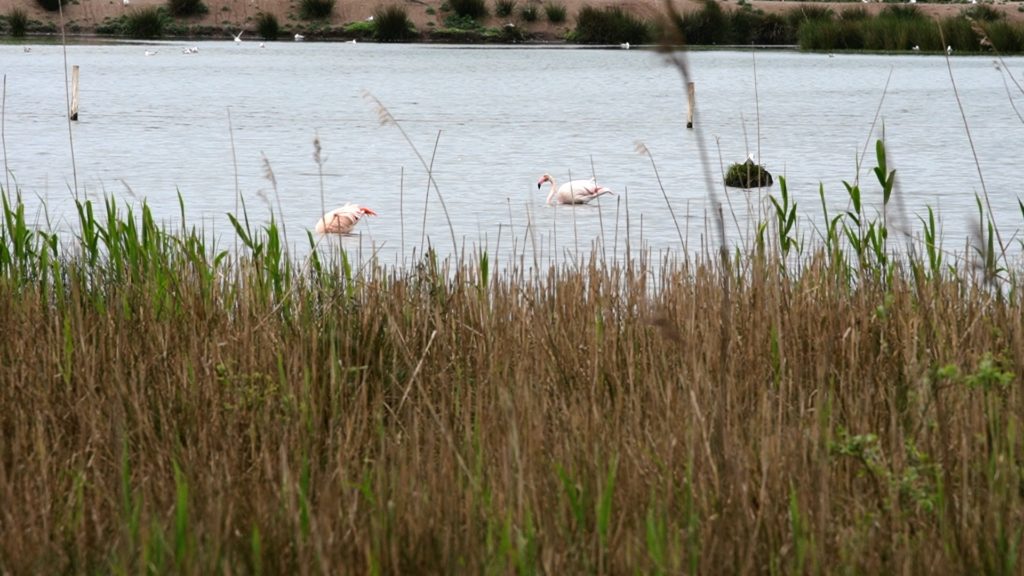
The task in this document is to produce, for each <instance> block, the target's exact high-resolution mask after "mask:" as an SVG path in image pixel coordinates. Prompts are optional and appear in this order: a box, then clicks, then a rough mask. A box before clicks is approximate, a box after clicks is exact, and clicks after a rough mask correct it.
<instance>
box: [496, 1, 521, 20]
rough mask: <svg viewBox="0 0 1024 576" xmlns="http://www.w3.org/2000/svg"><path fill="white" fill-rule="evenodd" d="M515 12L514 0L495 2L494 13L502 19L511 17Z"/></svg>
mask: <svg viewBox="0 0 1024 576" xmlns="http://www.w3.org/2000/svg"><path fill="white" fill-rule="evenodd" d="M515 10H516V0H495V2H494V13H495V14H496V15H498V16H501V17H502V18H504V17H506V16H511V15H512V13H513V12H515Z"/></svg>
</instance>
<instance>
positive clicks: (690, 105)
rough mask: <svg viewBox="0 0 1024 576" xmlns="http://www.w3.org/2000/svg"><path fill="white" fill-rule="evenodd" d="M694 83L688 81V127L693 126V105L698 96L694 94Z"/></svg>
mask: <svg viewBox="0 0 1024 576" xmlns="http://www.w3.org/2000/svg"><path fill="white" fill-rule="evenodd" d="M694 90H695V87H694V83H693V82H687V83H686V127H687V128H693V105H694V100H695V99H696V96H695V95H694Z"/></svg>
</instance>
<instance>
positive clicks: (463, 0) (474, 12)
mask: <svg viewBox="0 0 1024 576" xmlns="http://www.w3.org/2000/svg"><path fill="white" fill-rule="evenodd" d="M449 5H450V6H451V9H452V11H453V12H454V13H455V15H456V16H459V17H463V18H470V19H473V20H476V19H478V18H483V17H485V16H487V3H486V2H485V0H449Z"/></svg>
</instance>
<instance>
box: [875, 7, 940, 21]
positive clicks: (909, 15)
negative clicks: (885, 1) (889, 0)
mask: <svg viewBox="0 0 1024 576" xmlns="http://www.w3.org/2000/svg"><path fill="white" fill-rule="evenodd" d="M878 18H894V19H896V20H921V19H927V18H928V17H927V16H925V15H924V13H923V12H921V9H920V8H918V7H917V6H915V5H913V4H907V5H904V4H890V5H889V6H886V7H885V8H882V11H881V12H879V13H878Z"/></svg>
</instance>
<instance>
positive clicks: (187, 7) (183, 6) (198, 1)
mask: <svg viewBox="0 0 1024 576" xmlns="http://www.w3.org/2000/svg"><path fill="white" fill-rule="evenodd" d="M166 6H167V12H168V13H169V14H170V15H171V16H176V17H179V18H187V17H189V16H202V15H203V14H206V13H208V12H209V11H210V9H209V8H208V7H207V6H206V4H204V3H203V0H167V4H166Z"/></svg>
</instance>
